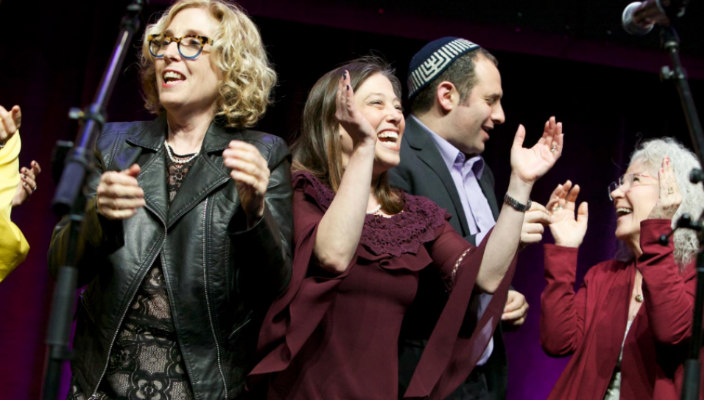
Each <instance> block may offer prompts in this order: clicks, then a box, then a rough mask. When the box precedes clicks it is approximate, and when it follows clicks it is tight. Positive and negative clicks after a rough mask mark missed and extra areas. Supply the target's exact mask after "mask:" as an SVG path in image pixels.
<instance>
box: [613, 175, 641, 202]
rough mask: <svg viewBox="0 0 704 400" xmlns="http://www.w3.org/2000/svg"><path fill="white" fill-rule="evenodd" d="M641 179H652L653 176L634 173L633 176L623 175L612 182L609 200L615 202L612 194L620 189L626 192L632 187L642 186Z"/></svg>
mask: <svg viewBox="0 0 704 400" xmlns="http://www.w3.org/2000/svg"><path fill="white" fill-rule="evenodd" d="M641 178H652V176H650V175H648V174H643V173H640V172H634V173H632V174H625V175H622V176H620V177H619V178H618V180H617V181H615V182H611V183H610V184H609V200H611V201H614V199H613V197H611V192H613V191H614V190H616V189H618V188H622V189H623V191H624V192H625V191H627V190H628V189H630V188H631V186H634V185H635V186H638V185H640V180H641Z"/></svg>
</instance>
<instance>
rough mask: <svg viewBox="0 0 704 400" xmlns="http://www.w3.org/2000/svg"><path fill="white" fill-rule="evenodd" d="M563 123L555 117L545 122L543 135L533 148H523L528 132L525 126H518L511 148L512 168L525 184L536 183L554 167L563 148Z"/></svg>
mask: <svg viewBox="0 0 704 400" xmlns="http://www.w3.org/2000/svg"><path fill="white" fill-rule="evenodd" d="M563 136H564V135H563V133H562V122H556V121H555V117H550V119H549V120H548V121H547V122H545V129H544V130H543V135H542V136H541V137H540V139H539V140H538V142H537V143H536V144H535V145H533V147H531V148H525V147H523V141H524V140H525V137H526V130H525V128H524V127H523V125H519V126H518V130H517V131H516V136H515V137H514V139H513V146H511V168H512V170H513V172H514V173H515V174H517V175H518V177H519V178H520V179H521V180H522V181H524V182H535V181H536V180H537V179H538V178H540V177H541V176H543V175H544V174H545V173H546V172H547V171H548V170H549V169H550V168H552V166H553V165H555V162H556V161H557V159H558V158H560V155H562V148H563Z"/></svg>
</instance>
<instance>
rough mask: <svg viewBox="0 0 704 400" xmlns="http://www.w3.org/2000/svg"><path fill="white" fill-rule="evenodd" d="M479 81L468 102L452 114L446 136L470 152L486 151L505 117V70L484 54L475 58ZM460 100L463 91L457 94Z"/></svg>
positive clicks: (457, 107) (467, 152)
mask: <svg viewBox="0 0 704 400" xmlns="http://www.w3.org/2000/svg"><path fill="white" fill-rule="evenodd" d="M474 68H475V74H476V83H475V84H474V86H473V87H472V89H471V91H470V94H469V97H468V98H467V100H466V101H465V102H464V103H459V104H458V105H457V106H456V107H455V108H454V109H453V110H452V112H451V113H450V114H449V115H448V116H450V117H451V118H450V122H449V123H450V124H451V125H450V126H451V129H448V130H445V132H446V134H445V135H443V136H444V137H445V139H446V140H447V141H448V142H450V143H451V144H452V145H453V146H455V147H457V148H458V149H459V150H460V151H461V152H463V153H465V154H467V155H478V154H481V153H482V152H483V151H484V147H485V143H486V141H487V140H489V132H490V131H491V130H492V129H494V127H495V126H496V125H500V124H503V123H504V121H505V119H506V118H505V115H504V110H503V108H502V107H501V97H502V95H503V90H502V88H501V74H499V70H498V68H496V65H495V64H494V63H493V62H492V61H491V60H489V59H488V58H486V57H485V56H483V55H478V56H477V58H476V59H475V62H474ZM456 95H457V98H458V100H457V101H459V93H457V94H456Z"/></svg>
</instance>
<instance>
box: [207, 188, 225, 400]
mask: <svg viewBox="0 0 704 400" xmlns="http://www.w3.org/2000/svg"><path fill="white" fill-rule="evenodd" d="M207 221H208V199H207V198H206V199H205V202H204V204H203V232H204V234H203V246H202V249H203V259H202V260H201V261H202V262H201V264H202V265H203V288H204V290H205V293H204V295H205V306H206V307H207V308H208V321H209V322H210V333H212V335H213V341H214V342H215V353H216V354H217V359H218V371H219V372H220V378H222V385H223V387H224V389H225V398H226V399H227V398H228V396H227V381H226V380H225V373H224V372H223V370H222V359H221V357H220V343H218V336H217V334H216V333H215V324H214V323H213V313H212V309H211V307H210V296H209V293H208V268H207V266H206V259H207V257H206V254H205V251H206V243H205V241H206V237H207V235H208V230H207V228H206V227H205V224H206V223H207Z"/></svg>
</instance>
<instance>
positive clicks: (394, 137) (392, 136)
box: [378, 131, 398, 141]
mask: <svg viewBox="0 0 704 400" xmlns="http://www.w3.org/2000/svg"><path fill="white" fill-rule="evenodd" d="M378 137H379V139H389V140H394V141H395V140H398V133H397V132H389V131H386V132H382V133H380V134H379V135H378Z"/></svg>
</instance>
